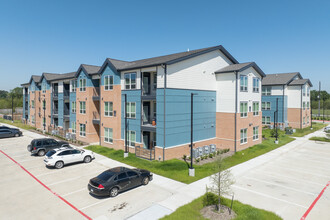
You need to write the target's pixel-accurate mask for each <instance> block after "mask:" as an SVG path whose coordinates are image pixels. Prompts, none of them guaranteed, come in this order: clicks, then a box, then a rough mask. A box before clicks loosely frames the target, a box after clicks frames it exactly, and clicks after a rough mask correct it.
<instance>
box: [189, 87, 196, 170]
mask: <svg viewBox="0 0 330 220" xmlns="http://www.w3.org/2000/svg"><path fill="white" fill-rule="evenodd" d="M194 95H197V93H191V97H190V99H191V100H190V168H189V176H195V169H194V167H193V146H194Z"/></svg>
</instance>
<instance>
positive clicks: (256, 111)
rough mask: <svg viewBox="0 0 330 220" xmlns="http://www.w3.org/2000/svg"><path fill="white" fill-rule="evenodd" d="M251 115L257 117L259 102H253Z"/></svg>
mask: <svg viewBox="0 0 330 220" xmlns="http://www.w3.org/2000/svg"><path fill="white" fill-rule="evenodd" d="M253 115H254V116H257V115H259V102H253Z"/></svg>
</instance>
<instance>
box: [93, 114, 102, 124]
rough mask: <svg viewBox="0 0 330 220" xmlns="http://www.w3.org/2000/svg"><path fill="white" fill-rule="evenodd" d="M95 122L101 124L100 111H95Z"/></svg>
mask: <svg viewBox="0 0 330 220" xmlns="http://www.w3.org/2000/svg"><path fill="white" fill-rule="evenodd" d="M93 124H100V113H98V112H97V111H93Z"/></svg>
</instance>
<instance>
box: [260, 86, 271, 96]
mask: <svg viewBox="0 0 330 220" xmlns="http://www.w3.org/2000/svg"><path fill="white" fill-rule="evenodd" d="M271 93H272V89H271V87H270V86H263V87H262V95H271Z"/></svg>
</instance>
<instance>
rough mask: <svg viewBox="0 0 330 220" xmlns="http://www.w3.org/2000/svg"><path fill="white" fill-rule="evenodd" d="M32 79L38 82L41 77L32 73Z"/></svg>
mask: <svg viewBox="0 0 330 220" xmlns="http://www.w3.org/2000/svg"><path fill="white" fill-rule="evenodd" d="M32 79H33V81H34V82H36V83H39V82H40V79H41V76H36V75H32ZM30 83H31V81H30Z"/></svg>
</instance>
